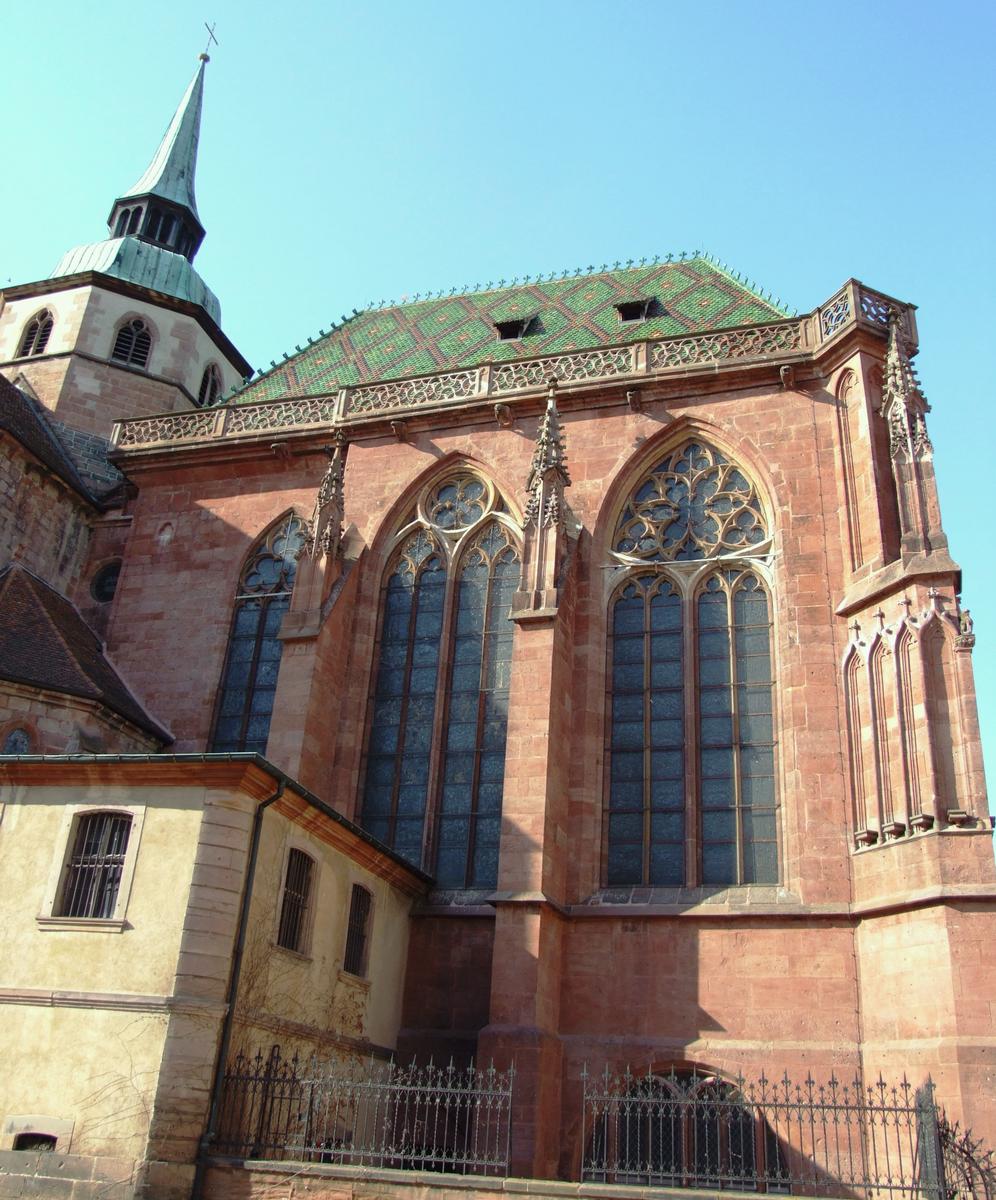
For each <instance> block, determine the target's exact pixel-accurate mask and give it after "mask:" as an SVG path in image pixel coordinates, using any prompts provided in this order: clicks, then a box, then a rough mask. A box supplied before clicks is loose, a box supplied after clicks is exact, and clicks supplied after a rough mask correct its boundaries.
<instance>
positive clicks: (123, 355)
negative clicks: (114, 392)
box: [111, 317, 152, 367]
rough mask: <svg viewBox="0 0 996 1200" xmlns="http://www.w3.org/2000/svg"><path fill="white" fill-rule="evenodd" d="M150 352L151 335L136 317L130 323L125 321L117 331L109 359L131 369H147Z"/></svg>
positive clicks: (143, 323)
mask: <svg viewBox="0 0 996 1200" xmlns="http://www.w3.org/2000/svg"><path fill="white" fill-rule="evenodd" d="M151 350H152V335H151V334H150V333H149V328H148V326H147V325H146V324H145V322H144V321H142V320H140V319H139V318H138V317H136V318H135V319H134V320H132V321H126V322H125V324H124V325H122V326H121V327H120V329H119V330H118V332H117V336H116V337H115V338H114V347H113V349H112V350H111V358H112V359H114V361H115V362H121V363H127V364H128V365H129V366H131V367H147V366H148V365H149V353H150V351H151Z"/></svg>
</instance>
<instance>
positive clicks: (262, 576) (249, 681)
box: [211, 514, 307, 754]
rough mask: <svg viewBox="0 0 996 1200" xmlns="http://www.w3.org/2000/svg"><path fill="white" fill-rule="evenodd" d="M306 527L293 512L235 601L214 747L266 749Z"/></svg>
mask: <svg viewBox="0 0 996 1200" xmlns="http://www.w3.org/2000/svg"><path fill="white" fill-rule="evenodd" d="M306 536H307V527H306V525H305V523H304V522H303V521H302V520H301V518H300V517H298V516H295V515H293V514H291V515H290V516H288V517H285V518H284V519H283V520H282V521H280V522H279V523H278V524H277V525H276V526H274V527H273V528H272V529H271V530H270V532H269V533H268V534H267V535H266V536H265V537H263V538H262V539H261V540H260V542H259V543H258V544H257V547H256V549H255V551H254V552H253V554H252V555H251V556H250V558H249V561H248V562H247V563H246V565H245V567H244V569H243V572H242V578H241V579H240V581H239V588H238V593H237V595H236V598H235V616H234V618H233V621H232V630H231V634H230V635H229V639H228V654H227V658H226V662H225V669H224V672H223V673H222V683H221V689H220V693H219V700H218V709H217V715H216V718H215V727H214V736H213V738H212V742H211V749H212V750H214V751H218V752H231V751H238V750H255V751H256V752H257V753H258V754H263V753H265V751H266V740H267V737H268V736H269V732H270V719H271V716H272V714H273V697H274V694H275V693H276V689H277V673H278V671H279V668H280V652H281V643H280V640H279V638H278V636H277V635H278V634H279V632H280V624H281V622H282V620H283V616H284V613H285V612H286V611H287V609H288V608H289V607H290V598H291V592H292V591H293V589H294V578H295V575H296V573H297V559H298V555H299V554H300V552H301V549H302V547H303V546H304V542H305V538H306Z"/></svg>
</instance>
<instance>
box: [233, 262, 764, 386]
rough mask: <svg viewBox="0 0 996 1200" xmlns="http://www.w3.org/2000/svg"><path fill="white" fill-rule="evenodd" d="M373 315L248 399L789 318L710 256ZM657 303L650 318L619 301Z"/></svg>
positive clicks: (315, 347)
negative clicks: (622, 308)
mask: <svg viewBox="0 0 996 1200" xmlns="http://www.w3.org/2000/svg"><path fill="white" fill-rule="evenodd" d="M503 284H504V281H502V285H501V286H498V287H497V288H491V289H489V290H484V291H478V292H470V293H467V294H463V295H453V296H447V297H441V298H434V299H430V300H422V301H416V302H414V303H409V304H402V305H397V306H394V307H388V308H378V309H369V310H367V311H366V312H361V313H358V314H357V315H355V316H354V317H352V318H350V319H349V320H348V321H345V322H344V323H343V324H342V325H340V326H339V327H338V328H336V329H334V330H332V332H331V333H329V334H326V335H325V336H323V337H320V338H319V339H318V340H317V341H315V342H313V343H312V344H311V345H310V346H308V347H307V348H306V349H304V350H303V351H301V352H300V353H298V354H295V355H294V356H293V357H291V358H290V359H288V361H287V362H286V363H283V364H282V365H280V366H278V367H276V368H275V369H274V370H272V371H270V372H268V373H266V374H264V375H262V376H261V377H260V378H259V379H258V380H256V381H255V382H253V383H250V384H249V385H248V386H247V387H245V388H244V389H243V390H242V391H241V392H240V393H239V394H238V396H237V397H236V400H237V402H239V403H250V402H256V401H261V400H272V399H278V398H283V397H288V396H305V395H315V394H319V393H325V392H331V391H335V390H337V389H338V388H341V387H349V386H353V385H355V384H360V383H369V382H373V381H377V380H386V379H401V378H404V377H406V376H409V375H420V374H428V373H430V372H434V371H445V370H449V369H456V368H460V367H469V366H475V365H476V364H478V363H482V362H488V361H502V360H507V359H515V358H533V357H536V356H539V355H543V354H556V353H558V352H560V351H570V350H587V349H593V348H595V347H597V346H601V345H611V344H618V343H620V342H628V341H641V340H643V339H644V338H651V337H678V336H681V335H682V334H686V333H701V332H706V331H709V330H713V329H726V328H730V327H732V326H736V325H748V324H761V323H764V322H767V321H779V320H782V319H783V318H784V317H785V316H786V312H785V311H784V310H783V309H782V308H780V307H778V306H777V305H776V304H774V303H773V302H771V301H770V300H766V299H764V297H762V296H761V295H760V294H759V293H758V292H757V291H755V290H754V289H753V288H751V287H749V286H748V285H747V284H745V283H743V282H740V281H739V280H737V279H735V278H734V277H733V276H732V275H731V274H730V273H729V272H727V271H725V270H723V269H722V268H721V267H718V266H717V265H716V264H714V263H713V262H711V261H710V260H709V259H708V258H706V257H704V256H702V255H697V256H695V257H693V258H689V259H683V260H679V261H676V262H663V263H653V264H650V265H646V266H637V267H630V268H623V269H621V270H612V271H594V270H593V271H592V272H591V273H589V274H587V275H577V276H570V277H568V278H565V279H555V280H550V281H546V282H542V281H541V282H533V283H527V284H523V285H520V286H511V287H507V286H504V285H503ZM635 299H652V300H653V301H654V303H653V305H652V307H651V309H650V312H649V315H648V318H647V319H646V320H641V321H634V322H632V323H623V322H621V321H620V317H619V313H618V312H617V310H616V308H615V305H616V304H618V303H620V302H621V301H625V300H635ZM529 316H535V318H536V319H535V320H534V321H533V323H532V325H531V326H530V328H529V330H528V332H527V334H526V336H525V337H523V338H521V339H518V340H514V341H511V340H510V341H503V342H500V341H497V340H496V333H495V328H494V325H493V322H494V321H502V320H512V319H516V318H519V319H522V318H525V317H529Z"/></svg>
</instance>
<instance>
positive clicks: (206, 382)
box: [197, 363, 221, 408]
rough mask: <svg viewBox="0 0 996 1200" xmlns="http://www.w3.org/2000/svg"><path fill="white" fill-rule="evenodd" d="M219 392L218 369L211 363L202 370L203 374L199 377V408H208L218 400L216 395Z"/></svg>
mask: <svg viewBox="0 0 996 1200" xmlns="http://www.w3.org/2000/svg"><path fill="white" fill-rule="evenodd" d="M220 391H221V375H220V374H219V373H218V368H217V367H216V366H215V365H214V363H211V364H210V365H208V366H207V367H205V368H204V374H203V375H202V376H201V386H200V388H199V390H198V392H197V405H198V407H199V408H210V406H211V405H212V404H214V402H215V401H216V400H217V399H218V393H219V392H220Z"/></svg>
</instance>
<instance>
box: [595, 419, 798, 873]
mask: <svg viewBox="0 0 996 1200" xmlns="http://www.w3.org/2000/svg"><path fill="white" fill-rule="evenodd" d="M770 544H771V542H770V536H769V533H768V528H767V523H766V520H765V517H764V513H763V510H762V506H761V502H760V499H759V497H758V494H757V491H756V489H755V487H754V485H753V484H752V483H751V482H750V481H749V480H748V478H747V476H746V475H745V474H744V473H743V471H742V470H741V469H740V468H739V467H737V466H736V465H735V464H733V463H731V462H730V461H729V460H728V459H727V458H726V457H725V456H724V455H723V454H721V453H720V452H719V451H718V450H716V449H714V448H713V447H711V446H708V445H707V444H706V443H704V442H700V441H687V442H685V443H683V444H682V445H681V446H679V447H678V448H677V449H675V450H673V451H672V452H670V453H669V454H668V455H666V456H665V457H664V458H663V459H662V460H661V461H659V462H658V463H657V464H656V465H655V466H654V467H653V468H652V469H651V470H650V471H648V472H646V473H645V474H644V476H643V477H642V478H641V479H640V480H639V481H638V483H637V485H636V487H635V488H634V489H633V491H632V493H631V494H630V497H629V499H628V501H627V503H626V504H625V506H624V508H623V512H622V514H621V516H620V518H619V521H618V524H617V527H616V532H615V536H614V539H613V558H614V560H615V562H616V564H617V567H618V568H619V570H620V573H621V575H622V579H621V581H620V582H619V584H618V586H617V587H616V589H615V591H614V594H613V598H612V601H611V608H610V614H609V634H610V652H609V677H610V678H609V688H610V709H609V713H608V721H609V753H608V770H607V784H606V789H607V798H606V806H607V812H606V821H605V846H606V869H605V879H606V883H607V884H609V885H610V886H613V885H615V886H618V885H626V884H634V885H644V886H670V887H675V886H692V885H707V886H708V885H731V884H746V883H775V882H777V879H778V862H777V836H776V823H775V816H776V807H777V805H776V794H775V771H774V749H775V738H774V726H773V707H772V697H773V691H774V682H773V674H772V665H771V661H772V660H771V606H770V600H769V596H768V592H767V590H766V587H765V583H764V575H765V574H766V559H767V556H768V553H769V551H770Z"/></svg>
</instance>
